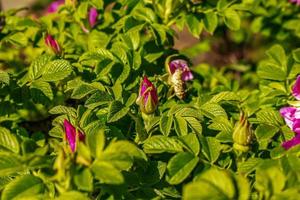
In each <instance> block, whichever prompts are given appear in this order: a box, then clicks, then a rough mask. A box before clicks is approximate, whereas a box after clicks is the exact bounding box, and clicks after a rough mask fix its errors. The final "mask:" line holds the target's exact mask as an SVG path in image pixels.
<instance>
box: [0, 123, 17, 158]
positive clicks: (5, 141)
mask: <svg viewBox="0 0 300 200" xmlns="http://www.w3.org/2000/svg"><path fill="white" fill-rule="evenodd" d="M0 146H1V147H3V148H5V149H7V150H10V151H12V152H14V153H19V149H20V146H19V142H18V139H17V137H16V136H15V135H13V134H12V133H11V132H10V131H9V130H8V129H6V128H4V127H0Z"/></svg>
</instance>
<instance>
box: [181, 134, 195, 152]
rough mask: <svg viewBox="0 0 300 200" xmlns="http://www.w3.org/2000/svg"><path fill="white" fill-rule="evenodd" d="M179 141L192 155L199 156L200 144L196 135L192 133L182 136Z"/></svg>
mask: <svg viewBox="0 0 300 200" xmlns="http://www.w3.org/2000/svg"><path fill="white" fill-rule="evenodd" d="M179 139H180V141H181V142H182V143H183V144H184V145H185V147H186V148H187V149H188V150H189V151H190V152H191V153H193V154H194V155H195V156H197V155H198V154H199V152H200V142H199V140H198V138H197V135H196V134H193V133H190V134H188V135H184V136H181V137H180V138H179Z"/></svg>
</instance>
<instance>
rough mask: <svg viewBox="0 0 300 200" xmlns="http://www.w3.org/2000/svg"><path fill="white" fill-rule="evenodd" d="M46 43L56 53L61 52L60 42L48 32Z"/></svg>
mask: <svg viewBox="0 0 300 200" xmlns="http://www.w3.org/2000/svg"><path fill="white" fill-rule="evenodd" d="M45 43H46V45H47V46H48V47H49V48H51V49H52V51H53V52H54V53H55V54H60V53H61V49H60V46H59V44H58V42H57V41H56V40H55V39H54V38H53V37H52V36H51V35H50V34H46V37H45Z"/></svg>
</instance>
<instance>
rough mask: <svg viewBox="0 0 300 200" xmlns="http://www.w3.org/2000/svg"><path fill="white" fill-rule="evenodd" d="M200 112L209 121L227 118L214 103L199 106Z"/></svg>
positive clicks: (222, 110)
mask: <svg viewBox="0 0 300 200" xmlns="http://www.w3.org/2000/svg"><path fill="white" fill-rule="evenodd" d="M200 110H201V111H202V113H203V115H205V116H206V117H208V118H211V119H213V118H215V117H226V118H227V114H226V112H225V110H224V109H223V108H222V107H221V106H220V105H219V104H216V103H209V102H208V103H205V104H203V105H202V106H201V108H200Z"/></svg>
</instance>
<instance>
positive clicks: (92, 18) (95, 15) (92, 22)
mask: <svg viewBox="0 0 300 200" xmlns="http://www.w3.org/2000/svg"><path fill="white" fill-rule="evenodd" d="M97 18H98V12H97V9H96V8H91V9H90V11H89V23H90V26H91V27H92V28H93V27H94V26H95V24H96V23H97Z"/></svg>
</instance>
